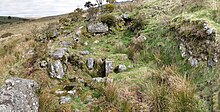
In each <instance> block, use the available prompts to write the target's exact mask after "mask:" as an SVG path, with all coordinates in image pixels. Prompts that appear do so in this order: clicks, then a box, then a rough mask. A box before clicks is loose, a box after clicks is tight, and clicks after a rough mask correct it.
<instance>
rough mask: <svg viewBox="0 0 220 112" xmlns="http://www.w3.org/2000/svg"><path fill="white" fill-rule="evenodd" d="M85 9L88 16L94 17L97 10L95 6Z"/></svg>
mask: <svg viewBox="0 0 220 112" xmlns="http://www.w3.org/2000/svg"><path fill="white" fill-rule="evenodd" d="M87 11H88V16H89V18H95V17H96V16H97V14H98V12H99V9H98V8H95V7H90V8H89V9H88V10H87Z"/></svg>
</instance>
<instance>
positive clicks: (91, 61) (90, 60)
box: [86, 58, 94, 70]
mask: <svg viewBox="0 0 220 112" xmlns="http://www.w3.org/2000/svg"><path fill="white" fill-rule="evenodd" d="M86 63H87V68H88V69H89V70H91V69H93V66H94V59H93V58H88V59H87V62H86Z"/></svg>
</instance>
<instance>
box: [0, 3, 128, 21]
mask: <svg viewBox="0 0 220 112" xmlns="http://www.w3.org/2000/svg"><path fill="white" fill-rule="evenodd" d="M87 1H91V2H92V3H95V0H46V1H45V0H16V1H14V0H4V1H2V0H1V1H0V16H15V17H30V18H31V17H45V16H53V15H60V14H65V13H69V12H72V11H74V10H75V9H76V8H84V4H85V2H87ZM121 1H129V0H117V2H121Z"/></svg>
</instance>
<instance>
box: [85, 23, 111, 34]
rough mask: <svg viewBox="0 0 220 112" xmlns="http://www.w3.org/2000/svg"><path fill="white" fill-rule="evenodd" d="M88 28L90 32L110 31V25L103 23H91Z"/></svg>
mask: <svg viewBox="0 0 220 112" xmlns="http://www.w3.org/2000/svg"><path fill="white" fill-rule="evenodd" d="M87 28H88V31H89V32H90V33H105V32H108V26H107V25H106V24H103V23H90V24H89V25H88V27H87Z"/></svg>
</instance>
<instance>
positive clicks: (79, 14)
mask: <svg viewBox="0 0 220 112" xmlns="http://www.w3.org/2000/svg"><path fill="white" fill-rule="evenodd" d="M82 14H83V9H80V8H77V9H76V10H75V11H74V12H72V13H70V14H69V16H68V17H69V18H71V21H74V22H78V21H80V20H82Z"/></svg>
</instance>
